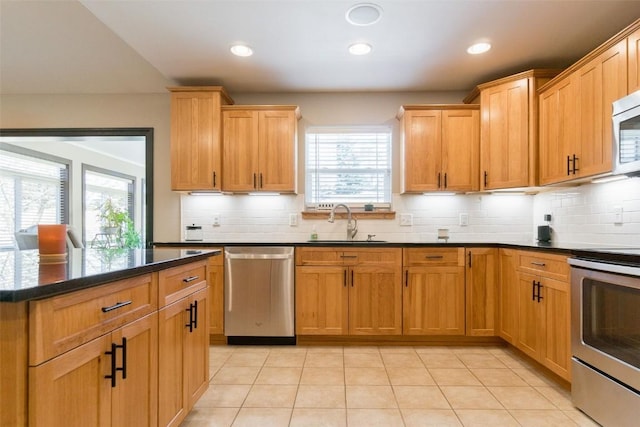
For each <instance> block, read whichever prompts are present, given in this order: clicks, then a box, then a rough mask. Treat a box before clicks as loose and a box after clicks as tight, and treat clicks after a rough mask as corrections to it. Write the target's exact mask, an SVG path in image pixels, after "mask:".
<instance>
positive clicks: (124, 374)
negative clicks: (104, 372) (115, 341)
mask: <svg viewBox="0 0 640 427" xmlns="http://www.w3.org/2000/svg"><path fill="white" fill-rule="evenodd" d="M116 348H120V349H122V366H121V367H119V368H116V372H117V371H121V372H122V379H123V380H126V379H127V339H126V338H125V337H122V344H121V345H117V346H116Z"/></svg>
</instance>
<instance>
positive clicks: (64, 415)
mask: <svg viewBox="0 0 640 427" xmlns="http://www.w3.org/2000/svg"><path fill="white" fill-rule="evenodd" d="M123 302H127V304H123ZM156 310H157V282H156V281H155V280H154V276H152V275H151V274H146V275H142V276H138V277H135V278H131V279H126V280H121V281H118V282H114V283H111V284H109V285H105V286H99V287H96V288H91V289H86V290H81V291H77V292H73V293H70V294H65V295H61V296H57V297H52V298H48V299H44V300H39V301H33V302H31V303H30V308H29V341H30V345H29V347H30V348H29V365H30V367H29V377H28V378H29V390H31V391H32V392H30V393H29V425H30V426H73V425H77V426H103V425H104V426H121V425H140V426H155V425H157V420H158V418H157V408H158V400H157V399H158V397H157V385H158V347H157V345H158V344H157V343H158V320H157V319H158V318H157V312H156Z"/></svg>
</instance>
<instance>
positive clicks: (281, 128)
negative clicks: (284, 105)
mask: <svg viewBox="0 0 640 427" xmlns="http://www.w3.org/2000/svg"><path fill="white" fill-rule="evenodd" d="M258 123H259V125H258V141H259V147H258V152H259V161H258V169H257V170H258V188H259V189H260V190H261V191H277V192H281V193H295V191H296V178H297V177H296V167H295V166H296V161H297V158H296V157H297V150H296V142H297V137H296V136H297V121H296V117H295V112H294V111H280V110H277V111H260V112H259V121H258Z"/></svg>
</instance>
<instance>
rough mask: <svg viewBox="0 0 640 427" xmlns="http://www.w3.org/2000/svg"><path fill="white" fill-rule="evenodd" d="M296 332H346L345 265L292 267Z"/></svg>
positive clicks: (346, 296)
mask: <svg viewBox="0 0 640 427" xmlns="http://www.w3.org/2000/svg"><path fill="white" fill-rule="evenodd" d="M295 286H296V334H297V335H346V334H347V333H348V310H349V305H348V298H349V294H348V287H347V268H346V267H329V266H322V267H316V266H304V267H296V281H295Z"/></svg>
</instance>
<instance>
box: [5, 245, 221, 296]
mask: <svg viewBox="0 0 640 427" xmlns="http://www.w3.org/2000/svg"><path fill="white" fill-rule="evenodd" d="M215 255H220V250H215V249H200V250H192V249H180V248H156V249H73V250H72V251H70V252H69V253H68V256H67V260H66V262H62V263H53V262H52V263H43V262H40V256H39V255H38V250H37V249H33V250H26V251H19V250H15V251H4V252H0V302H2V301H4V302H18V301H28V300H33V299H40V298H46V297H51V296H54V295H59V294H63V293H67V292H71V291H75V290H80V289H85V288H89V287H92V286H97V285H101V284H104V283H108V282H112V281H114V280H120V279H126V278H128V277H133V276H137V275H140V274H145V273H149V272H153V271H158V270H162V269H165V268H169V267H173V266H176V265H181V264H186V263H189V262H193V261H198V260H203V259H206V258H208V257H211V256H215Z"/></svg>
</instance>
